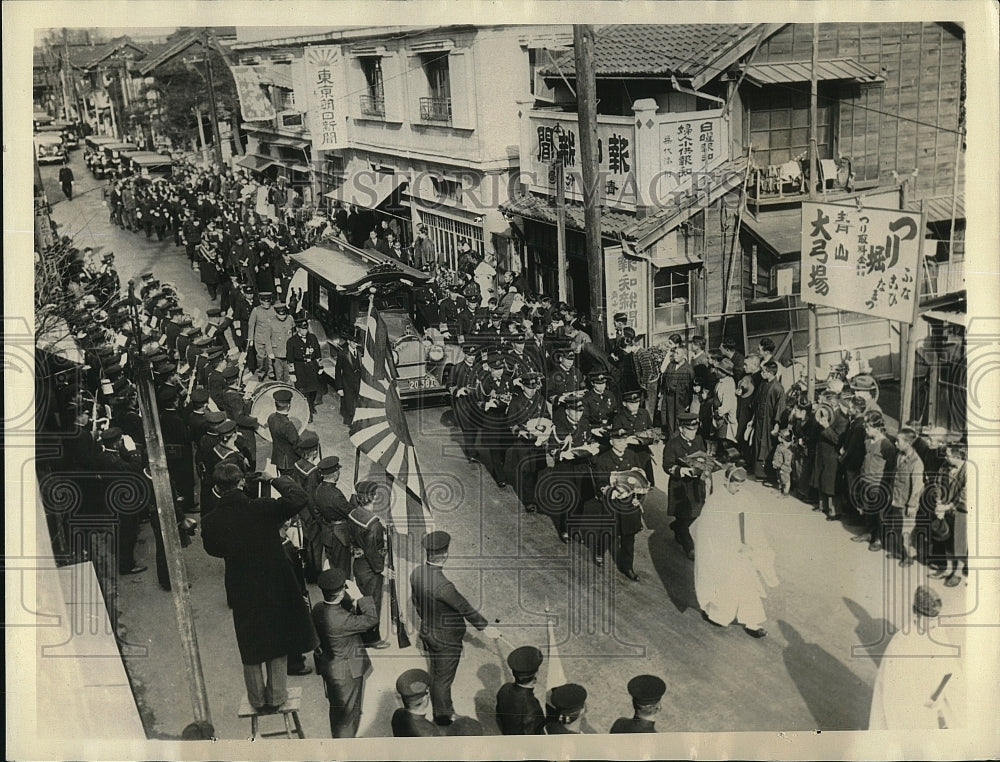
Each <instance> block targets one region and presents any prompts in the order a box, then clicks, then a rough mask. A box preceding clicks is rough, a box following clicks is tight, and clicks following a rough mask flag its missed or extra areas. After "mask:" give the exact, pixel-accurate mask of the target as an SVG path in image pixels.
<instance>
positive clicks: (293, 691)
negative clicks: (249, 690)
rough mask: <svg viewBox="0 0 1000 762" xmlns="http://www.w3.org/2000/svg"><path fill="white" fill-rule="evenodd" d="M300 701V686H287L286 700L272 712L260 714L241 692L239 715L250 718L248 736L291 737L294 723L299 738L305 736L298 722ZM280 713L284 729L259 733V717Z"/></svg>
mask: <svg viewBox="0 0 1000 762" xmlns="http://www.w3.org/2000/svg"><path fill="white" fill-rule="evenodd" d="M301 703H302V688H289V689H288V700H287V701H286V702H285V703H284V704H282V705H281V706H279V707H278V708H277V709H275V710H274V711H273V712H268V713H266V714H261V713H260V712H259V711H258V710H257V709H254V708H253V707H252V706H250V700H249V699H248V698H247V696H246V694H243V701H242V702H240V711H239V713H238V714H239V716H240V717H249V718H250V737H251V739H255V738H257V736H260V737H261V738H270V737H272V736H281V735H283V736H285V737H286V738H292V737H293V736H292V724H293V723H294V724H295V734H296V735H297V736H298V737H299V738H305V737H306V736H305V733H303V732H302V723H300V722H299V705H300V704H301ZM275 714H280V715H281V717H282V719H283V720H284V721H285V730H284V731H280V730H277V731H272V732H268V733H260V732H259V730H260V718H261V717H269V716H271V715H275Z"/></svg>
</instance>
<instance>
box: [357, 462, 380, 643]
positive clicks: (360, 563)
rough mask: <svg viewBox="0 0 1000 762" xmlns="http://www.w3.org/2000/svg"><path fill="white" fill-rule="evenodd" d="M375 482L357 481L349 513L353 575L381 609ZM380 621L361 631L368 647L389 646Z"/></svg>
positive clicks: (378, 529) (378, 608)
mask: <svg viewBox="0 0 1000 762" xmlns="http://www.w3.org/2000/svg"><path fill="white" fill-rule="evenodd" d="M377 490H378V484H377V483H376V482H372V481H367V480H365V481H360V482H358V483H357V485H356V486H355V487H354V501H353V502H354V508H352V510H351V513H350V514H349V515H348V520H349V523H348V527H349V528H350V531H351V544H352V545H353V546H354V547H355V548H356V550H355V553H354V579H355V580H357V583H358V587H359V588H361V592H363V593H364V594H365V595H370V596H371V597H372V600H374V601H375V610H376V611H378V612H381V611H382V591H383V589H384V588H385V555H386V549H385V527H384V526H382V522H381V521H380V520H379V517H378V516H376V515H375V514H374V513H373V512H372V503H373V502H374V500H375V495H376V492H377ZM380 624H381V623H380V622H376V623H375V624H374V625H373V626H372V628H371V629H369V630H368V631H367V632H365V633H363V634H362V636H361V640H362V641H363V642H364V644H365V645H366V646H369V647H371V648H388V647H389V641H388V640H382V635H381V632H380Z"/></svg>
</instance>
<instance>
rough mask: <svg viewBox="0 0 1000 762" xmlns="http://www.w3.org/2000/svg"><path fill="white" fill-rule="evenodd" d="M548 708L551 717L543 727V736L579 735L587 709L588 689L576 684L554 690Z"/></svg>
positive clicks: (561, 686)
mask: <svg viewBox="0 0 1000 762" xmlns="http://www.w3.org/2000/svg"><path fill="white" fill-rule="evenodd" d="M548 708H549V715H548V717H547V718H546V720H545V724H544V725H542V730H541V733H540V734H541V735H543V736H553V735H560V734H565V733H579V732H580V721H581V720H582V719H583V713H584V710H585V709H586V708H587V689H586V688H584V687H583V686H582V685H577V684H576V683H567V684H566V685H560V686H559V687H558V688H553V689H552V692H551V693H550V694H549V699H548Z"/></svg>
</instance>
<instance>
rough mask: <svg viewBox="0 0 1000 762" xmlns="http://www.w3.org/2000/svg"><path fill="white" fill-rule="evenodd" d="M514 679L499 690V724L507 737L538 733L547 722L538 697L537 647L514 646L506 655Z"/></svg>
mask: <svg viewBox="0 0 1000 762" xmlns="http://www.w3.org/2000/svg"><path fill="white" fill-rule="evenodd" d="M507 664H508V666H509V667H510V671H511V672H512V673H513V675H514V682H512V683H505V684H504V685H502V686H501V687H500V690H499V691H497V725H499V726H500V732H501V733H503V734H504V735H505V736H532V735H536V734H537V733H538V731H539V730H541V727H542V725H544V724H545V714H544V712H542V705H541V704H540V703H538V699H537V698H535V683H536V682H537V681H538V668H539V667H540V666H542V652H541V651H539V650H538V649H537V648H535V647H534V646H521V647H520V648H515V649H514V650H513V651H511V652H510V653H509V654H508V655H507Z"/></svg>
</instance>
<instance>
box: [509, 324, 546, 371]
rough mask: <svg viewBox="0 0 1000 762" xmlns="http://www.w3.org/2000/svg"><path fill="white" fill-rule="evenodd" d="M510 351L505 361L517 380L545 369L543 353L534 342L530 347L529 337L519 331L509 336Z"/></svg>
mask: <svg viewBox="0 0 1000 762" xmlns="http://www.w3.org/2000/svg"><path fill="white" fill-rule="evenodd" d="M507 343H508V347H509V349H508V351H507V355H506V357H505V358H504V360H505V361H506V363H507V368H508V370H510V372H511V373H513V374H514V376H515V377H516V378H522V377H524V376H525V375H526V374H528V373H541V372H542V371H543V370H544V368H545V363H544V361H543V360H542V353H541V352H540V351H539V350H538V347H537V346H536V345H535V344H534V343H533V342H532V344H531V345H530V346H529V345H528V337H527V336H526V335H525V334H524V333H523V332H522V331H517V332H514V333H511V334H510V335H509V336H507Z"/></svg>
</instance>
